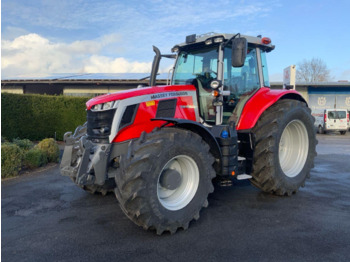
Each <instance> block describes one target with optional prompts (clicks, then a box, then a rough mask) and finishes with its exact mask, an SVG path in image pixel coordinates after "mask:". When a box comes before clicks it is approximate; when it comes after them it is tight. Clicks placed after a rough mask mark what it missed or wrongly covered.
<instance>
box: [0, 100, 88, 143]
mask: <svg viewBox="0 0 350 262" xmlns="http://www.w3.org/2000/svg"><path fill="white" fill-rule="evenodd" d="M88 99H89V98H87V97H69V96H48V95H27V94H24V95H22V94H8V93H2V94H1V134H2V135H3V136H5V137H6V138H7V139H9V140H12V139H14V138H17V137H21V138H27V139H29V140H32V141H40V140H41V139H44V138H47V137H52V138H53V137H55V133H56V138H57V140H62V139H63V135H64V133H65V132H67V131H74V130H75V128H76V127H77V126H79V125H82V124H83V123H85V122H86V105H85V103H86V101H87V100H88Z"/></svg>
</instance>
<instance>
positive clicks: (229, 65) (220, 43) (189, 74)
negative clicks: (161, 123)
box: [171, 33, 274, 125]
mask: <svg viewBox="0 0 350 262" xmlns="http://www.w3.org/2000/svg"><path fill="white" fill-rule="evenodd" d="M242 40H243V41H242ZM270 42H271V41H270V39H268V38H260V37H250V36H243V35H240V34H236V35H233V34H216V33H209V34H204V35H199V36H196V35H190V36H187V37H186V42H185V43H182V44H179V45H175V46H174V47H173V49H172V52H175V53H176V54H177V56H176V62H175V65H174V70H173V75H172V79H171V84H172V85H184V84H192V85H194V86H195V87H196V89H197V93H198V97H197V98H198V103H199V109H200V110H199V113H200V117H201V121H202V122H203V124H207V125H220V124H226V123H227V122H228V121H229V119H230V117H231V120H233V121H237V118H239V116H240V114H241V111H242V109H243V107H244V104H245V102H246V101H247V100H248V99H249V97H250V96H251V95H252V94H253V93H254V92H255V91H256V90H258V89H259V88H260V87H269V86H270V84H269V78H268V72H267V63H266V57H265V54H266V52H269V51H271V50H273V49H274V46H273V45H271V44H270Z"/></svg>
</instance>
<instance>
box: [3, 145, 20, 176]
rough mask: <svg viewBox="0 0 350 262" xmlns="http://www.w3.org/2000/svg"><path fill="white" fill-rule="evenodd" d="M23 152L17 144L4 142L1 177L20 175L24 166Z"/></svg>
mask: <svg viewBox="0 0 350 262" xmlns="http://www.w3.org/2000/svg"><path fill="white" fill-rule="evenodd" d="M22 158H23V152H22V150H21V148H20V147H19V146H17V145H15V144H11V143H4V144H2V145H1V178H6V177H11V176H16V175H18V172H19V171H20V170H21V166H22Z"/></svg>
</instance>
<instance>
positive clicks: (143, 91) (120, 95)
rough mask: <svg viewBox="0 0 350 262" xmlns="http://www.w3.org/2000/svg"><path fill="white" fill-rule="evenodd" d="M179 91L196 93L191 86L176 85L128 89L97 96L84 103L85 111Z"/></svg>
mask: <svg viewBox="0 0 350 262" xmlns="http://www.w3.org/2000/svg"><path fill="white" fill-rule="evenodd" d="M179 91H196V88H195V87H194V86H193V85H177V86H156V87H144V88H137V89H130V90H125V91H120V92H117V93H113V94H107V95H102V96H97V97H94V98H92V99H90V100H89V101H87V103H86V108H87V110H90V109H91V107H92V106H94V105H98V104H102V103H107V102H110V101H115V100H123V99H127V98H131V97H136V96H143V95H152V94H158V93H165V92H179Z"/></svg>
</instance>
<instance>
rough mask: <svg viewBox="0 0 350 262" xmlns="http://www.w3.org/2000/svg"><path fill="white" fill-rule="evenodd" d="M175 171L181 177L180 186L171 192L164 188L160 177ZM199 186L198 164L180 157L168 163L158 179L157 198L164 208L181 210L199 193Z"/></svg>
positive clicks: (190, 159)
mask: <svg viewBox="0 0 350 262" xmlns="http://www.w3.org/2000/svg"><path fill="white" fill-rule="evenodd" d="M167 169H174V170H176V171H177V172H179V174H180V175H181V183H180V185H179V186H178V187H177V188H176V189H174V190H170V189H167V188H165V187H162V186H161V184H160V177H161V175H162V173H163V171H165V170H167ZM198 184H199V169H198V166H197V164H196V162H195V161H194V160H193V159H192V158H191V157H189V156H185V155H179V156H176V157H174V158H172V159H170V160H169V161H168V163H166V165H165V166H164V167H163V169H162V171H161V172H160V174H159V177H158V184H157V196H158V200H159V202H160V203H161V204H162V206H163V207H165V208H166V209H169V210H172V211H174V210H180V209H182V208H184V207H185V206H187V205H188V204H189V203H190V202H191V200H192V199H193V197H194V195H195V194H196V192H197V189H198Z"/></svg>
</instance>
